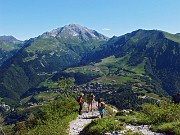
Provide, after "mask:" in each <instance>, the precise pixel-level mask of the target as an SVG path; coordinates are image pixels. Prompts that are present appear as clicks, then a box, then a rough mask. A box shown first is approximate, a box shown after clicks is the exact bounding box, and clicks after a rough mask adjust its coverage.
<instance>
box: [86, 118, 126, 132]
mask: <svg viewBox="0 0 180 135" xmlns="http://www.w3.org/2000/svg"><path fill="white" fill-rule="evenodd" d="M122 129H123V123H121V122H120V121H117V120H115V119H114V118H113V117H106V118H104V119H95V120H93V121H92V122H91V123H90V124H89V125H87V126H86V127H85V128H84V129H83V133H84V134H85V135H95V134H96V135H103V134H104V133H107V132H112V131H120V130H122Z"/></svg>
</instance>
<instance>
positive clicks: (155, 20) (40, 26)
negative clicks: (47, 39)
mask: <svg viewBox="0 0 180 135" xmlns="http://www.w3.org/2000/svg"><path fill="white" fill-rule="evenodd" d="M68 24H80V25H82V26H85V27H87V28H89V29H93V30H96V31H98V32H100V33H102V34H104V35H106V36H108V37H112V36H114V35H115V36H121V35H124V34H126V33H130V32H132V31H135V30H137V29H147V30H150V29H157V30H163V31H167V32H169V33H173V34H175V33H180V0H0V36H3V35H12V36H14V37H16V38H17V39H19V40H26V39H29V38H34V37H37V36H39V35H41V34H42V33H44V32H47V31H51V30H53V29H56V28H59V27H63V26H64V25H68Z"/></svg>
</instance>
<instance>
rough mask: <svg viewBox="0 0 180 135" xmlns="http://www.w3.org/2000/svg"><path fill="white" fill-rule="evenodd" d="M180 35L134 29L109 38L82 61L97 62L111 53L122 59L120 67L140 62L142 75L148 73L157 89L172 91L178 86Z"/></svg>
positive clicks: (179, 74)
mask: <svg viewBox="0 0 180 135" xmlns="http://www.w3.org/2000/svg"><path fill="white" fill-rule="evenodd" d="M179 39H180V38H179V36H178V35H173V34H168V33H165V32H161V31H156V30H137V31H134V32H132V33H128V34H126V35H123V36H120V37H113V38H111V39H110V40H109V41H108V42H107V44H105V45H103V46H100V49H99V50H98V51H97V52H95V53H94V54H89V55H88V56H89V57H87V58H85V61H86V62H87V63H89V62H98V61H100V59H102V58H105V57H109V56H112V55H114V56H115V57H116V58H121V59H123V61H124V62H123V63H119V67H121V68H126V67H132V68H135V67H138V66H139V65H143V67H142V69H143V70H144V75H148V76H149V77H150V78H151V79H152V80H153V81H154V82H155V83H156V85H157V86H158V87H159V89H164V90H165V91H166V92H167V93H169V94H173V93H175V92H177V91H179V89H178V88H179V87H180V77H179V76H180V59H179V58H180V43H179ZM97 58H99V59H97ZM85 61H84V62H85ZM117 71H118V70H117ZM141 71H142V70H141Z"/></svg>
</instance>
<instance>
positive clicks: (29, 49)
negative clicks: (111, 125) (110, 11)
mask: <svg viewBox="0 0 180 135" xmlns="http://www.w3.org/2000/svg"><path fill="white" fill-rule="evenodd" d="M5 39H6V40H5ZM4 40H5V41H6V42H5V43H6V44H8V45H12V46H13V47H14V48H15V46H17V47H16V49H15V50H16V51H15V53H14V54H13V55H12V54H11V55H9V57H8V58H4V57H3V58H2V59H3V61H2V62H1V63H3V65H2V66H1V68H0V73H1V74H0V95H1V96H0V97H2V98H3V100H4V101H6V102H8V103H12V102H14V100H18V99H19V98H20V96H21V95H22V94H23V93H25V92H26V91H28V90H29V89H31V88H35V87H37V86H38V84H39V83H41V82H42V81H44V80H45V79H47V78H49V77H52V76H53V75H54V74H56V73H58V72H60V71H63V70H64V69H66V68H68V67H75V66H76V67H78V66H82V65H88V64H89V63H96V62H101V60H102V59H105V58H108V57H111V56H115V58H116V59H120V62H119V63H117V62H114V64H116V67H119V69H118V68H117V72H118V71H119V70H120V68H121V69H122V68H123V69H126V68H127V69H130V68H131V69H135V67H138V69H137V68H136V69H137V70H141V71H142V74H141V75H142V76H148V77H149V78H150V79H152V80H154V83H153V88H154V92H156V91H158V92H157V94H160V93H164V95H166V94H167V93H168V94H170V95H171V94H173V93H175V92H178V91H179V89H178V88H180V59H179V58H180V35H179V34H169V33H167V32H163V31H157V30H137V31H134V32H131V33H128V34H125V35H122V36H120V37H115V36H114V37H112V38H108V37H106V36H104V35H102V34H100V33H98V32H96V31H95V30H90V29H88V28H86V27H83V26H80V25H78V24H70V25H66V26H64V27H61V28H58V29H55V30H52V31H50V32H46V33H43V34H42V35H40V36H38V37H36V38H32V39H30V40H27V41H24V43H23V42H22V41H18V40H16V39H13V37H11V38H10V37H9V38H5V37H4ZM7 41H9V42H10V41H11V44H10V43H9V42H7ZM0 42H2V45H1V44H0V45H1V48H2V49H1V50H4V46H5V43H4V44H3V42H4V41H3V37H2V39H1V38H0ZM12 43H13V44H12ZM22 43H23V44H22ZM13 47H12V48H13ZM11 50H13V49H11ZM17 50H18V51H17ZM12 56H13V57H12ZM112 63H113V62H112ZM140 66H141V68H139V67H140ZM111 67H113V66H110V67H108V68H109V69H111ZM117 76H120V75H119V74H118V75H117Z"/></svg>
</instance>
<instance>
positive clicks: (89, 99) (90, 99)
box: [87, 91, 95, 112]
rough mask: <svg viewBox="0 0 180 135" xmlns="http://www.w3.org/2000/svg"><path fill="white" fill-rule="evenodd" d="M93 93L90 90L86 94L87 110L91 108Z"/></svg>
mask: <svg viewBox="0 0 180 135" xmlns="http://www.w3.org/2000/svg"><path fill="white" fill-rule="evenodd" d="M94 97H95V96H94V94H93V93H92V91H90V93H89V94H88V95H87V103H88V112H90V111H91V112H92V108H93V105H92V102H93V100H94Z"/></svg>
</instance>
